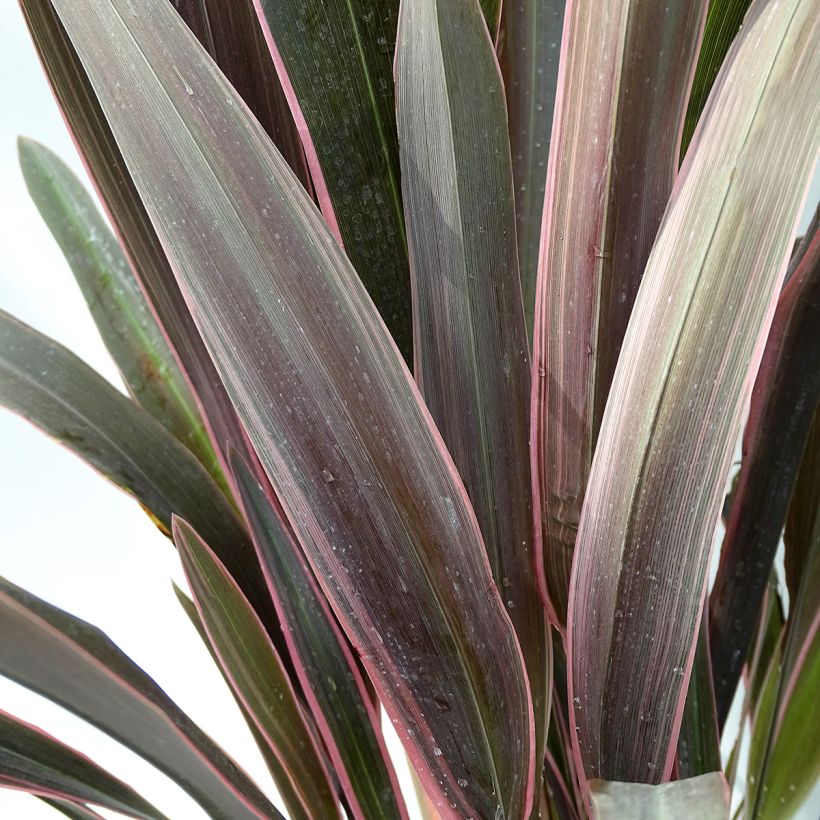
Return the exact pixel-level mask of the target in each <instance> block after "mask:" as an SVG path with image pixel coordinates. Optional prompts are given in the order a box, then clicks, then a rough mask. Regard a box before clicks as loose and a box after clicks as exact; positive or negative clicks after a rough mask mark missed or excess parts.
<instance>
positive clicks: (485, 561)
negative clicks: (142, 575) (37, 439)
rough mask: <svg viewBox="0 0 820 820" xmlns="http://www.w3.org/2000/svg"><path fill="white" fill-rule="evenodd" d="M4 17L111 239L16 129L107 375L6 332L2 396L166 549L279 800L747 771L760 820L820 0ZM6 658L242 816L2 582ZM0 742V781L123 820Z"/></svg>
mask: <svg viewBox="0 0 820 820" xmlns="http://www.w3.org/2000/svg"><path fill="white" fill-rule="evenodd" d="M20 5H21V7H22V10H23V14H24V15H25V18H26V21H27V23H28V26H29V29H30V31H31V34H32V37H33V40H34V43H35V46H36V48H37V50H38V52H39V55H40V58H41V60H42V64H43V67H44V70H45V72H46V74H47V76H48V78H49V81H50V83H51V85H52V88H53V90H54V94H55V96H56V99H57V102H58V104H59V105H60V107H61V109H62V112H63V114H64V116H65V119H66V121H67V123H68V126H69V127H70V129H71V131H72V132H73V135H74V138H75V140H76V143H77V146H78V149H79V151H80V153H81V155H82V157H83V159H84V161H85V163H86V166H87V168H88V171H89V173H90V176H91V177H92V179H93V180H94V183H95V186H96V188H97V193H98V194H99V197H100V199H101V201H102V202H103V204H104V206H105V209H106V211H107V214H108V217H109V221H110V224H111V225H112V226H113V228H114V233H112V232H111V231H110V229H109V228H108V224H109V223H108V222H106V221H105V220H104V219H103V218H102V217H101V216H100V214H99V213H98V212H97V211H96V208H95V205H94V204H93V201H92V199H91V198H90V196H89V195H88V194H87V193H86V192H85V191H84V190H83V188H82V186H81V185H80V184H79V183H78V181H77V180H76V179H75V178H73V177H72V175H71V174H70V172H69V171H68V170H67V168H66V166H65V165H63V164H62V162H61V161H60V160H59V159H57V158H56V157H55V156H53V155H52V154H51V153H50V152H49V151H48V150H47V149H45V148H44V147H42V146H40V145H38V144H36V143H34V142H31V141H29V140H21V142H20V160H21V165H22V169H23V173H24V175H25V179H26V182H27V184H28V187H29V190H30V192H31V195H32V197H33V198H34V201H35V202H36V204H37V206H38V207H39V209H40V211H41V212H42V215H43V217H44V219H45V220H46V222H47V223H48V225H49V227H50V229H51V231H52V233H53V234H54V237H55V239H56V240H57V242H58V243H59V244H60V246H61V248H62V249H63V251H64V252H65V255H66V257H67V259H68V261H69V263H70V265H71V268H72V270H73V272H74V274H75V276H76V278H77V281H78V283H79V285H80V287H81V289H82V291H83V293H84V295H85V297H86V299H87V301H88V304H89V307H90V309H91V312H92V314H93V317H94V319H95V321H96V323H97V325H98V327H99V330H100V333H101V334H102V337H103V339H104V341H105V343H106V345H107V346H108V349H109V351H110V353H111V355H112V357H113V358H114V360H115V361H116V363H117V365H118V367H119V369H120V371H121V373H122V376H123V380H124V382H125V384H126V385H127V387H128V390H129V393H130V396H129V397H126V396H125V395H123V394H122V393H120V392H119V391H118V390H117V389H115V388H114V387H113V386H111V385H109V384H108V383H106V382H105V381H104V380H103V379H102V378H101V377H100V376H98V375H97V374H95V373H94V372H93V371H91V370H90V369H89V368H88V367H87V366H86V365H84V364H83V363H82V362H81V361H79V360H78V359H77V358H76V357H75V356H73V355H72V354H71V353H70V352H69V351H67V350H65V349H64V348H62V347H61V346H60V345H58V344H56V343H55V342H53V341H51V340H49V339H47V338H45V337H44V336H42V335H41V334H39V333H38V332H36V331H35V330H33V329H31V328H29V327H26V326H25V325H23V324H21V323H20V322H18V321H16V320H15V319H13V318H12V317H10V316H8V315H6V314H2V315H0V400H2V403H3V404H4V405H6V406H7V407H9V408H11V409H12V410H14V411H15V412H17V413H19V414H21V415H22V416H24V417H25V418H27V419H29V420H30V421H31V422H33V423H34V424H36V425H37V426H38V427H40V428H41V429H43V430H44V431H45V432H46V433H48V434H49V435H51V436H52V437H54V438H56V439H57V440H59V441H60V442H62V443H63V444H64V445H66V446H68V447H69V448H71V449H72V450H74V451H76V452H77V453H78V454H79V455H80V456H82V457H83V458H85V459H86V460H87V461H88V462H89V463H90V464H91V465H93V466H94V467H95V468H96V469H97V470H98V471H100V472H101V473H102V474H104V475H105V476H107V477H108V478H110V479H111V480H112V481H113V482H114V483H115V484H117V485H119V486H120V487H121V488H123V489H124V490H126V491H127V492H128V493H130V494H131V495H133V496H134V497H135V498H136V499H137V500H138V501H139V503H140V504H141V505H142V506H143V507H144V508H145V510H146V511H147V512H148V513H149V515H151V517H152V518H153V519H154V521H155V522H156V523H157V526H159V527H160V528H161V529H162V531H163V532H165V533H166V534H167V535H168V536H169V537H172V538H173V541H174V543H175V545H176V548H177V550H178V553H179V557H180V560H181V562H182V565H183V567H184V570H185V573H186V576H187V579H188V581H189V585H190V594H191V596H192V597H191V598H189V597H188V595H187V594H186V593H185V592H183V591H180V590H178V597H179V600H180V604H181V606H182V607H183V608H184V609H185V611H186V612H187V614H188V615H189V617H190V618H191V620H192V621H193V622H194V623H195V625H196V626H197V627H198V629H199V631H200V634H201V636H202V639H203V641H204V642H205V644H206V645H207V646H208V648H209V649H210V651H211V652H212V654H213V657H214V659H215V662H216V663H217V664H218V666H219V668H220V669H221V671H222V673H223V674H224V676H225V678H226V680H227V681H228V682H229V684H230V686H231V688H232V691H233V693H234V694H235V696H236V698H237V700H238V702H239V704H240V707H241V710H242V713H243V714H244V716H245V718H246V719H247V721H248V723H249V725H250V727H251V729H252V731H253V734H254V737H255V738H256V740H257V741H258V744H259V748H260V750H261V752H262V754H263V756H264V758H265V760H266V762H267V763H268V766H269V768H270V772H271V774H272V776H273V779H274V781H275V783H276V786H277V788H278V790H279V792H280V794H281V797H282V799H283V801H284V803H285V805H286V806H287V810H288V812H289V814H290V816H291V817H292V818H332V817H340V816H347V817H351V818H403V817H408V808H407V805H408V803H410V804H412V806H413V808H412V811H413V812H415V811H416V808H415V806H416V803H417V802H418V803H419V805H420V809H419V810H420V811H421V812H422V813H423V814H424V816H425V817H427V818H434V817H438V816H442V817H465V818H467V817H469V818H489V819H490V820H497V819H498V818H506V820H519V819H521V818H531V817H538V816H539V815H540V816H541V817H544V818H547V817H550V818H569V819H572V818H581V817H586V816H595V817H602V818H609V817H611V818H629V817H652V818H665V817H668V818H679V817H691V816H697V817H701V818H719V817H727V816H728V813H729V805H730V804H729V794H730V790H731V789H730V787H731V785H733V784H734V782H735V778H736V776H737V772H738V770H739V768H741V767H745V769H746V770H747V773H746V782H747V784H748V787H747V789H746V790H745V792H744V793H742V794H741V795H740V807H739V811H740V816H742V817H747V818H753V817H754V818H757V817H764V818H780V817H785V816H788V815H790V814H791V813H793V812H795V811H796V810H797V809H798V808H799V807H800V805H801V801H802V800H803V799H804V798H805V796H806V795H807V794H808V793H809V791H810V789H811V788H812V787H813V786H814V784H815V782H816V780H817V777H818V773H820V744H819V743H818V738H819V737H820V720H819V719H818V718H819V716H818V710H819V709H820V707H819V706H818V703H820V699H818V696H817V692H818V686H820V644H819V643H818V641H820V637H818V629H817V627H818V623H820V617H818V611H819V608H820V607H819V606H818V605H819V604H820V515H818V510H820V421H818V416H817V406H818V397H819V396H820V367H818V363H819V362H820V233H818V231H817V222H816V221H815V222H814V223H813V224H812V226H811V228H810V230H809V231H808V233H807V234H806V236H805V238H804V239H803V240H802V242H800V243H799V244H797V245H796V246H794V242H793V240H794V234H795V230H796V220H797V217H798V215H799V213H800V211H801V207H802V204H803V200H804V196H805V190H806V186H807V183H808V180H809V178H810V175H811V172H812V168H813V165H814V162H815V159H816V156H817V151H818V144H819V143H820V104H819V103H818V89H820V8H819V7H818V4H817V0H752V2H748V0H746V1H744V0H711V2H710V3H708V2H707V0H686V2H670V3H661V2H657V0H607V1H606V2H601V0H568V1H567V2H566V5H565V3H564V2H563V0H509V1H508V2H507V3H504V4H503V8H502V3H501V0H482V2H480V3H479V0H401V2H399V0H254V2H251V0H175V2H173V3H172V2H168V0H21V2H20ZM115 237H116V238H115ZM749 406H750V408H751V409H750V410H749V412H748V416H747V408H749ZM747 418H748V421H746V419H747ZM744 424H745V432H744V438H743V455H742V461H741V465H740V471H739V475H738V477H737V479H736V481H735V482H734V484H733V486H732V489H731V492H730V493H729V494H728V497H727V484H728V483H729V482H728V480H729V477H730V472H731V467H732V459H733V453H734V451H735V445H736V442H737V440H738V438H739V435H740V433H741V431H742V430H743V429H744ZM722 510H723V512H724V517H725V522H726V528H725V532H726V534H725V537H723V539H722V542H721V541H720V538H716V537H715V533H716V531H717V528H718V523H719V519H720V516H721V511H722ZM784 527H785V577H784V578H780V577H779V576H778V573H777V572H776V571H775V570H774V569H773V566H774V561H773V559H774V555H775V552H776V550H777V548H778V543H779V541H780V537H781V533H783V531H784ZM715 542H717V544H718V549H719V553H720V559H719V567H718V568H717V577H716V579H715V580H714V583H713V584H711V585H710V584H709V583H708V578H709V567H710V563H711V561H710V558H711V556H712V552H713V550H712V546H713V543H715ZM0 672H2V674H4V675H6V676H8V677H9V678H12V679H14V680H16V681H18V682H21V683H22V684H24V685H26V686H28V687H30V688H31V689H33V690H35V691H36V692H39V693H40V694H42V695H45V696H46V697H48V698H50V699H52V700H54V701H56V702H57V703H60V704H62V705H63V706H65V707H66V708H68V709H70V710H72V711H73V712H75V713H76V714H78V715H80V716H82V717H83V718H86V719H87V720H88V721H90V722H91V723H93V724H95V725H96V726H98V727H99V728H101V729H102V730H103V731H105V732H107V733H108V734H109V735H111V736H112V737H114V738H116V739H117V740H119V741H121V742H122V743H124V744H126V745H128V746H129V747H131V748H132V749H133V750H134V751H136V752H137V753H139V754H140V755H142V756H143V757H144V758H145V759H146V760H148V761H149V762H151V763H153V764H154V765H156V766H157V767H158V768H159V769H161V770H162V771H163V772H165V773H166V774H167V775H169V776H170V777H172V778H173V779H174V780H176V781H177V782H178V783H179V784H180V785H181V786H182V787H183V788H184V789H186V790H187V791H188V792H189V793H190V794H191V796H192V797H193V798H194V799H195V800H197V801H198V802H199V804H200V805H201V806H202V807H203V809H205V811H206V812H207V813H208V814H209V815H211V816H213V817H225V818H245V817H247V818H251V817H257V818H258V817H279V816H280V815H279V814H278V812H277V810H276V809H275V808H274V807H273V806H272V805H271V804H270V803H269V802H268V800H267V798H266V797H265V796H264V795H263V793H262V792H261V791H260V790H259V789H258V788H257V787H256V786H255V785H254V784H253V783H252V782H251V781H250V780H249V779H248V777H247V776H246V775H245V774H244V773H243V772H242V771H241V770H239V769H238V768H237V767H236V766H235V765H234V764H233V762H232V761H231V760H230V759H229V758H228V757H227V756H226V755H225V754H224V753H223V752H222V751H221V750H220V749H219V748H217V747H216V746H215V745H214V743H213V742H212V741H211V740H210V739H209V738H208V737H207V736H206V735H204V734H203V733H202V732H201V731H200V730H199V729H198V728H197V727H196V726H195V725H194V724H193V723H192V722H191V721H190V720H189V719H188V718H187V717H186V716H185V715H184V714H183V713H182V712H181V711H180V709H179V708H178V707H177V706H175V705H174V704H173V703H172V702H171V701H170V700H169V699H168V697H167V696H166V695H165V694H164V693H163V692H162V691H161V690H160V689H159V687H158V686H157V685H156V684H155V683H154V682H153V681H152V680H151V679H150V678H149V677H148V676H147V675H146V674H145V673H144V672H142V671H141V670H140V669H139V668H137V667H136V666H135V665H134V664H133V663H132V662H131V661H130V660H129V659H128V658H127V657H126V656H125V655H124V654H123V653H122V652H120V651H119V650H118V649H117V647H116V646H114V645H113V644H112V643H111V642H110V641H109V640H108V639H107V638H106V637H105V636H104V635H103V634H102V633H101V632H99V631H98V630H97V629H95V628H93V627H91V626H89V625H88V624H86V623H83V622H81V621H78V620H77V619H75V618H74V617H72V616H71V615H69V614H67V613H65V612H62V611H60V610H58V609H56V608H54V607H52V606H51V605H49V604H47V603H46V602H44V601H41V600H39V599H37V598H35V597H34V596H32V595H31V594H29V593H27V592H26V591H24V590H22V589H20V588H18V587H16V586H14V585H13V584H11V583H9V582H7V581H2V582H0ZM741 680H742V685H741V686H740V687H739V686H738V684H739V682H740V681H741ZM733 699H735V700H736V701H737V703H738V705H739V712H740V715H741V717H740V728H739V729H738V727H737V725H732V724H731V723H729V724H727V714H728V711H729V707H730V705H731V704H732V702H733ZM382 709H383V710H384V711H385V712H386V715H387V716H388V718H389V719H390V720H391V721H392V723H393V725H394V726H395V728H396V730H397V732H398V734H399V736H400V738H401V740H402V742H403V744H404V748H405V750H406V753H407V756H408V758H409V760H410V763H411V765H412V767H413V768H414V769H415V772H416V774H417V782H418V783H419V796H418V801H417V800H416V798H415V797H414V798H413V799H412V800H410V796H409V795H402V794H401V793H400V790H399V789H398V786H397V779H396V775H395V772H394V769H393V765H392V763H391V759H390V757H389V756H388V755H387V753H386V749H385V743H384V740H383V737H382V731H381V721H380V716H381V711H382ZM0 725H2V731H0V786H8V787H12V788H19V789H24V790H28V791H31V792H33V793H35V794H37V795H38V796H40V797H42V798H43V799H44V800H47V801H48V802H50V803H51V805H53V806H54V807H55V808H56V809H58V810H60V811H62V812H64V813H65V814H68V815H69V816H71V817H96V816H98V815H96V814H95V813H94V812H93V811H92V810H91V809H90V808H89V804H92V805H100V806H104V807H106V808H109V809H114V810H117V811H120V812H123V813H125V814H127V815H130V816H133V817H151V818H154V817H160V816H162V815H161V814H160V812H159V811H157V809H155V808H154V807H152V806H151V805H150V804H149V803H147V802H146V800H144V799H143V798H142V797H140V796H139V795H138V794H136V793H135V792H134V790H132V789H131V788H130V787H128V786H127V785H125V784H124V783H122V782H120V781H119V780H117V779H115V778H113V777H112V776H110V775H109V774H107V773H106V772H105V771H104V770H103V769H101V768H99V767H98V766H97V765H96V764H93V763H92V762H91V761H89V760H88V759H87V758H84V757H82V756H80V755H78V754H77V753H76V752H74V751H72V750H71V749H69V748H68V747H66V746H65V745H63V744H61V743H60V742H59V741H57V740H55V739H54V738H51V737H49V736H48V735H46V734H44V733H43V732H41V731H40V730H38V729H36V728H34V727H32V726H29V725H27V724H24V723H22V722H20V721H19V720H17V719H15V718H14V717H12V716H10V715H7V714H5V713H0ZM727 733H734V736H736V737H737V738H738V739H737V740H736V743H735V752H734V753H733V755H732V757H731V758H729V760H728V762H727V763H726V765H725V766H724V765H723V762H722V760H721V755H720V747H719V743H720V740H721V735H723V736H724V740H725V741H726V740H727V738H726V734H727ZM744 733H745V735H746V737H747V738H749V737H750V738H751V741H750V751H749V754H748V761H747V762H745V761H741V760H740V757H741V755H740V752H739V749H740V739H741V738H742V737H743V735H744ZM731 737H732V735H730V737H729V739H728V740H729V741H730V740H731ZM729 745H730V744H729V742H728V741H727V743H726V744H725V746H727V747H728V746H729ZM735 791H736V792H738V791H739V789H735ZM736 797H737V795H736Z"/></svg>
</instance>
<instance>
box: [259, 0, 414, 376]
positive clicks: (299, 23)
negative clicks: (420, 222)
mask: <svg viewBox="0 0 820 820" xmlns="http://www.w3.org/2000/svg"><path fill="white" fill-rule="evenodd" d="M253 3H254V5H255V7H256V9H257V13H258V15H259V20H260V22H261V24H262V27H263V30H264V31H265V34H266V37H267V41H268V46H269V48H270V50H271V54H272V55H273V60H274V62H275V64H276V67H277V69H278V71H279V77H280V79H281V81H282V85H283V86H284V88H285V92H286V94H287V97H288V101H289V102H290V106H291V111H292V112H293V116H294V118H295V120H296V123H297V125H298V127H299V131H300V133H301V136H302V142H303V144H304V146H305V152H306V154H307V160H308V165H309V166H310V173H311V178H312V180H313V183H314V186H315V189H316V196H317V200H318V202H319V207H320V208H321V210H322V213H323V214H324V217H325V219H326V221H327V224H328V225H329V226H330V229H331V231H332V232H333V233H334V234H335V235H336V236H337V237H338V239H339V241H340V242H341V243H342V244H343V246H344V248H345V251H346V252H347V255H348V256H349V258H350V261H351V262H352V263H353V266H354V267H355V268H356V270H357V271H358V274H359V276H360V277H361V280H362V282H363V283H364V285H365V287H366V288H367V291H368V293H369V294H370V296H371V298H372V299H373V301H374V302H375V304H376V307H377V308H378V309H379V312H380V313H381V316H382V318H383V319H384V321H385V323H386V324H387V326H388V327H389V328H390V332H391V333H392V335H393V338H394V340H395V341H396V344H397V345H398V347H399V349H400V350H401V351H402V353H403V354H404V356H405V359H406V361H407V362H408V363H409V362H411V361H412V338H411V319H412V317H411V310H410V275H409V271H408V266H407V265H408V262H407V242H406V240H405V236H404V217H403V215H402V206H401V188H400V183H399V154H398V144H397V141H396V110H395V104H394V101H393V77H392V60H393V49H394V44H395V41H396V20H397V15H398V8H399V0H378V2H377V0H354V1H353V2H351V0H253Z"/></svg>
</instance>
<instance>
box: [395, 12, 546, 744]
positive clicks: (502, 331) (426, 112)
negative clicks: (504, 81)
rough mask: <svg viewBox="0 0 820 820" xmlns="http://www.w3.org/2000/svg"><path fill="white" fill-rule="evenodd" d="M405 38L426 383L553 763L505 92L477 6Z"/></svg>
mask: <svg viewBox="0 0 820 820" xmlns="http://www.w3.org/2000/svg"><path fill="white" fill-rule="evenodd" d="M399 31H400V38H399V42H398V43H397V45H396V106H397V116H398V130H399V146H400V150H401V154H400V159H401V171H402V192H403V197H404V205H405V216H406V220H407V241H408V246H409V249H410V271H411V275H412V278H413V330H414V334H413V337H414V339H415V376H416V381H417V382H418V385H419V388H420V389H421V394H422V396H423V397H424V401H425V404H426V405H427V407H428V408H429V410H430V413H431V415H432V416H433V421H434V422H435V423H436V425H437V427H438V429H439V430H440V431H441V435H442V437H443V439H444V443H445V444H446V445H447V448H448V450H449V451H450V453H451V454H452V456H453V460H454V461H455V464H456V467H457V468H458V471H459V474H460V475H461V477H462V479H463V480H464V486H465V488H466V490H467V494H468V495H469V497H470V500H471V501H472V505H473V509H474V510H475V512H476V516H477V517H478V523H479V526H480V527H481V532H482V533H483V535H484V543H485V544H486V546H487V556H488V558H489V561H490V567H491V568H492V571H493V577H494V578H495V581H496V584H497V585H498V587H499V590H500V592H501V595H502V597H503V600H504V603H505V604H506V606H507V608H508V609H509V615H510V618H511V620H512V622H513V625H514V626H515V628H516V632H517V634H518V640H519V643H520V644H521V649H522V652H523V654H524V661H525V664H526V666H527V671H528V674H529V680H530V690H531V692H532V699H533V713H534V715H535V724H536V729H535V735H536V759H537V760H541V759H543V756H544V743H545V740H546V728H547V723H548V720H549V717H548V709H549V691H550V685H549V680H548V678H549V667H550V648H549V645H548V641H549V635H548V633H547V625H546V620H545V617H544V612H543V608H542V607H540V606H539V597H538V587H537V585H536V581H535V578H534V574H533V571H532V567H533V563H534V558H533V510H532V500H531V479H530V470H529V394H530V357H529V354H528V342H527V331H526V328H525V325H524V314H523V311H522V309H521V305H522V302H521V285H520V280H519V276H518V259H517V251H516V243H515V201H514V196H513V185H512V165H511V162H510V152H509V143H508V136H507V122H506V113H505V110H504V89H503V87H502V85H501V75H500V72H499V69H498V62H497V60H496V57H495V50H494V49H493V46H492V43H491V41H490V39H489V37H488V36H487V27H486V25H485V23H484V20H483V18H482V16H481V10H480V8H479V6H478V3H477V2H476V0H450V1H449V2H447V3H439V2H437V1H436V0H414V2H412V3H404V4H403V5H402V11H401V16H400V18H399Z"/></svg>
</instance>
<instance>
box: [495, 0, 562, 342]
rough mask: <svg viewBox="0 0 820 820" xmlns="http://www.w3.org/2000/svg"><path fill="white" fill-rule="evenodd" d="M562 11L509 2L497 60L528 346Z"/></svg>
mask: <svg viewBox="0 0 820 820" xmlns="http://www.w3.org/2000/svg"><path fill="white" fill-rule="evenodd" d="M565 5H566V0H511V1H510V2H507V3H504V8H503V10H502V19H503V22H502V27H501V41H500V43H499V59H500V61H501V73H502V74H503V76H504V91H505V93H506V97H507V112H508V115H509V128H510V150H511V152H512V169H513V183H514V186H515V226H516V235H517V238H518V263H519V268H520V274H521V291H522V293H523V298H524V316H525V318H526V320H527V332H528V335H529V338H530V341H532V337H533V323H534V321H535V283H536V278H537V275H538V251H539V248H540V246H541V217H542V214H543V212H544V189H545V188H546V186H547V158H548V157H549V150H550V134H551V132H552V114H553V109H554V108H555V90H556V85H557V82H558V57H559V55H560V53H561V31H562V29H563V26H564V6H565Z"/></svg>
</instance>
